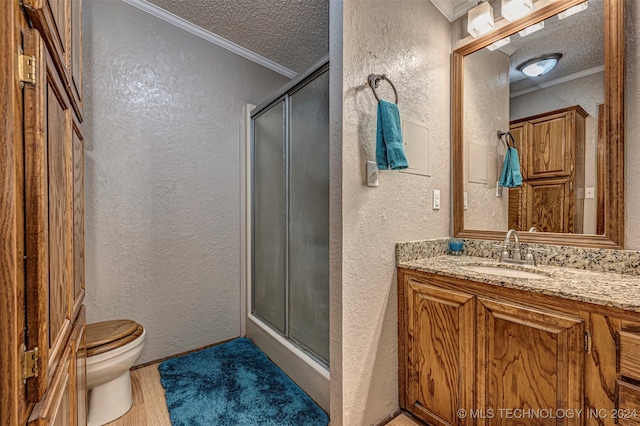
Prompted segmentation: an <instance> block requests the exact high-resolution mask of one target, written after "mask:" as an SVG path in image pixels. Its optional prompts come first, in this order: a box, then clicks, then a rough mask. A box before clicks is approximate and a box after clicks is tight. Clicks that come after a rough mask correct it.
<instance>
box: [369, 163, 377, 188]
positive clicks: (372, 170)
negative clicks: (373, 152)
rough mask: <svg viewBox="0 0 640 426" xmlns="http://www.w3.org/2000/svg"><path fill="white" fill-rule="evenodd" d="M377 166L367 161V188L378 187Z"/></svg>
mask: <svg viewBox="0 0 640 426" xmlns="http://www.w3.org/2000/svg"><path fill="white" fill-rule="evenodd" d="M378 172H379V169H378V164H377V163H376V162H375V161H367V186H372V187H376V186H378V175H379V173H378Z"/></svg>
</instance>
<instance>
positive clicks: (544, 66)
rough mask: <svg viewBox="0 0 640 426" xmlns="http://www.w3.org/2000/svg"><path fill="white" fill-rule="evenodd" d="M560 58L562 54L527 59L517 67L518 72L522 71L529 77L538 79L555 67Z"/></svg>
mask: <svg viewBox="0 0 640 426" xmlns="http://www.w3.org/2000/svg"><path fill="white" fill-rule="evenodd" d="M560 58H562V53H551V54H549V55H544V56H540V57H537V58H533V59H529V60H528V61H525V62H523V63H521V64H520V65H518V70H519V71H522V72H523V73H525V74H526V75H528V76H529V77H540V76H541V75H545V74H546V73H548V72H549V71H551V70H552V69H553V67H555V66H556V64H557V63H558V61H559V60H560Z"/></svg>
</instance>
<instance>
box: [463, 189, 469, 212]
mask: <svg viewBox="0 0 640 426" xmlns="http://www.w3.org/2000/svg"><path fill="white" fill-rule="evenodd" d="M467 207H468V204H467V191H465V192H464V209H465V210H466V209H467Z"/></svg>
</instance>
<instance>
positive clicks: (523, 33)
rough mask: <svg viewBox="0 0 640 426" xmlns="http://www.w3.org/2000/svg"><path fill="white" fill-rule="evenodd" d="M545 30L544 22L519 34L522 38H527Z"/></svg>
mask: <svg viewBox="0 0 640 426" xmlns="http://www.w3.org/2000/svg"><path fill="white" fill-rule="evenodd" d="M543 28H544V22H538V23H537V24H533V25H531V26H529V27H527V28H525V29H524V30H522V31H518V34H520V37H526V36H528V35H529V34H533V33H535V32H536V31H540V30H541V29H543Z"/></svg>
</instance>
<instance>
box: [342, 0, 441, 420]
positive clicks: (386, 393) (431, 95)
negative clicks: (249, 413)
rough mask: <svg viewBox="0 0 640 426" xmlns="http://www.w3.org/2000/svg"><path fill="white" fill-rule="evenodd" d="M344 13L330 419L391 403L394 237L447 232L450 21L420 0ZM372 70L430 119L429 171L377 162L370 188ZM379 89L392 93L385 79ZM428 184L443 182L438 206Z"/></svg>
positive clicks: (347, 5) (378, 410)
mask: <svg viewBox="0 0 640 426" xmlns="http://www.w3.org/2000/svg"><path fill="white" fill-rule="evenodd" d="M332 7H333V5H332ZM342 12H343V19H344V22H343V24H344V26H343V30H342V36H343V46H342V49H343V55H342V61H343V62H342V73H343V76H342V84H343V87H342V96H343V112H342V114H343V116H342V121H343V123H342V206H341V207H342V235H343V237H342V290H341V294H340V295H341V297H342V301H341V306H342V316H341V327H342V328H341V334H342V336H341V342H342V346H341V347H340V348H332V349H331V350H332V362H334V355H335V353H336V352H340V357H341V366H342V367H341V374H342V376H341V377H340V378H339V379H340V380H341V382H336V380H337V379H336V377H334V376H333V373H334V368H333V367H332V388H335V387H338V388H339V389H338V390H335V389H334V390H333V391H332V399H333V398H335V395H336V394H337V393H339V392H341V394H342V398H341V403H342V413H341V417H339V418H337V417H336V416H335V414H334V413H335V412H334V410H333V409H332V414H334V416H332V419H331V421H332V424H336V425H339V424H344V425H349V426H351V425H354V426H355V425H369V424H374V423H377V422H379V421H381V420H383V419H384V418H386V417H388V416H389V415H390V414H392V413H393V412H394V411H396V410H397V408H398V390H397V383H398V375H397V370H398V367H397V366H398V364H397V362H398V358H397V350H398V348H397V312H396V310H397V296H396V291H397V290H396V274H395V255H394V248H395V247H394V246H395V243H396V242H399V241H408V240H416V239H422V238H434V237H446V236H448V235H449V232H450V214H451V211H450V196H449V193H450V183H449V182H450V177H449V170H450V166H449V164H450V148H449V146H450V143H449V132H450V124H449V123H450V114H449V111H450V104H449V103H450V94H449V92H450V72H451V69H450V52H451V50H450V37H451V24H450V23H449V22H448V21H447V20H446V19H445V18H444V17H443V16H442V15H441V14H440V12H438V10H437V9H436V8H435V7H434V6H433V4H432V3H431V2H428V1H421V0H415V1H402V0H376V1H360V0H344V2H343V11H342ZM332 17H333V14H332ZM332 31H333V30H332ZM335 37H337V36H332V40H335ZM332 47H333V44H332ZM333 66H334V65H333V64H332V67H333ZM370 73H377V74H382V73H385V74H387V76H388V77H389V78H390V79H391V80H392V81H393V83H394V84H395V85H396V88H397V89H398V95H399V98H400V101H399V107H400V114H401V116H404V117H410V118H413V119H416V120H418V121H421V122H425V123H427V124H428V126H429V134H430V141H431V153H432V156H431V171H432V175H431V177H425V176H417V175H411V174H405V173H399V172H395V171H382V172H381V176H380V186H379V187H378V188H369V187H367V186H366V185H365V162H366V161H367V160H375V133H376V102H375V98H374V97H373V94H372V92H371V89H370V88H369V86H368V85H367V75H368V74H370ZM379 93H380V95H381V97H382V98H384V99H389V98H390V96H392V92H391V90H390V88H389V86H387V85H386V84H385V83H384V82H382V83H381V85H380V89H379ZM433 189H439V190H440V191H441V206H442V207H441V209H440V210H438V211H436V210H432V209H431V198H432V190H433ZM335 190H336V188H335V187H333V186H332V191H335ZM333 194H334V195H335V192H333ZM332 206H334V205H333V204H332ZM334 208H335V206H334ZM332 261H335V259H333V258H332ZM332 295H335V291H334V292H333V293H332ZM332 320H334V321H335V318H334V314H332ZM332 333H334V334H335V330H334V328H333V326H332ZM334 342H335V339H334V338H333V335H332V343H334Z"/></svg>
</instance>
